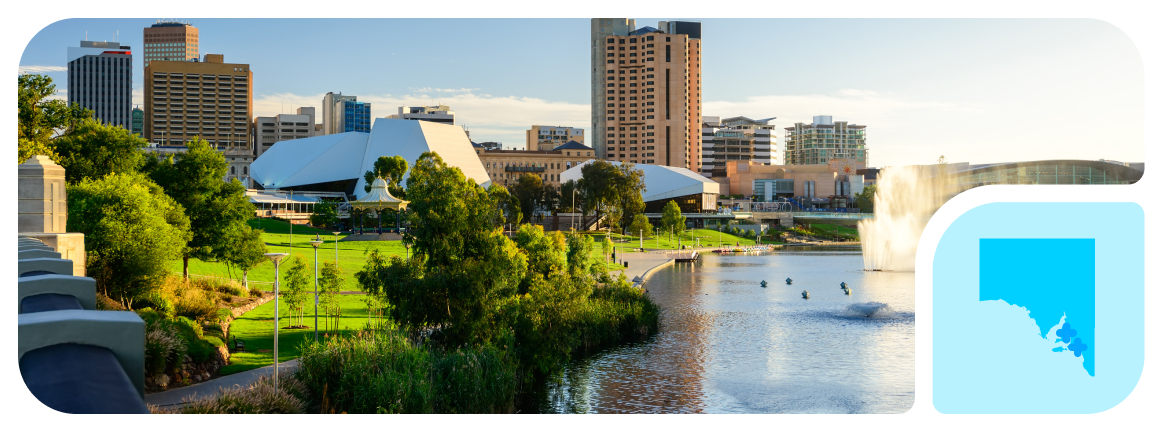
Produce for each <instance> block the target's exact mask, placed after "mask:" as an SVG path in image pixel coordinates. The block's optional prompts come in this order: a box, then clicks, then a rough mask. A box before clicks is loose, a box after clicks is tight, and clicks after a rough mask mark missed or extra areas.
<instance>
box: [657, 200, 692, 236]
mask: <svg viewBox="0 0 1163 432" xmlns="http://www.w3.org/2000/svg"><path fill="white" fill-rule="evenodd" d="M661 228H662V230H663V231H666V232H667V233H677V232H682V230H685V229H686V216H683V215H682V210H681V209H679V207H678V203H676V202H674V200H671V201H670V202H668V203H666V206H665V207H663V208H662V226H661Z"/></svg>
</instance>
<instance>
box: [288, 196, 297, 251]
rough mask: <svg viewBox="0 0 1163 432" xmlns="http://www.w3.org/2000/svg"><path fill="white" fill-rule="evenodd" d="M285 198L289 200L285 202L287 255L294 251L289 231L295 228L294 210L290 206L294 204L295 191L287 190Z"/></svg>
mask: <svg viewBox="0 0 1163 432" xmlns="http://www.w3.org/2000/svg"><path fill="white" fill-rule="evenodd" d="M287 200H288V201H290V202H289V203H287V255H290V254H292V253H294V252H295V249H294V247H293V246H291V232H292V231H294V230H295V219H294V213H292V211H294V210H293V209H292V208H291V206H293V205H295V191H287Z"/></svg>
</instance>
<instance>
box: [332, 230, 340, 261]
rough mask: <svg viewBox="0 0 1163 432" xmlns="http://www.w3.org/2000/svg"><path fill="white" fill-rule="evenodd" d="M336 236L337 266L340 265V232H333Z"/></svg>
mask: <svg viewBox="0 0 1163 432" xmlns="http://www.w3.org/2000/svg"><path fill="white" fill-rule="evenodd" d="M331 233H332V234H335V265H339V231H332V232H331Z"/></svg>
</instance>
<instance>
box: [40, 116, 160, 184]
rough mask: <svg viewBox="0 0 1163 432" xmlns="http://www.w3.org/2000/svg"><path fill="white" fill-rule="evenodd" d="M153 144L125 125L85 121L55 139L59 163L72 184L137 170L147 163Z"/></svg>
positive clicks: (66, 179)
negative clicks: (147, 153) (124, 126)
mask: <svg viewBox="0 0 1163 432" xmlns="http://www.w3.org/2000/svg"><path fill="white" fill-rule="evenodd" d="M148 144H149V143H148V142H147V141H146V140H145V139H144V138H141V137H140V136H137V135H135V134H133V133H131V132H129V131H128V130H126V129H125V128H123V127H120V126H113V125H103V124H101V122H98V121H96V120H83V121H81V122H80V123H78V124H77V126H76V127H75V128H74V129H73V131H72V132H71V133H69V134H68V135H64V136H62V137H60V138H58V139H57V140H56V142H55V151H56V154H57V158H56V162H57V164H59V165H60V166H61V167H63V168H64V169H65V181H66V182H67V183H69V184H73V183H76V182H78V181H81V180H83V179H99V178H102V177H105V176H106V175H109V174H112V173H131V172H136V171H137V170H138V168H140V167H141V165H142V164H144V163H145V158H146V157H147V156H146V154H145V153H144V152H143V151H142V149H144V148H145V147H146V146H147V145H148Z"/></svg>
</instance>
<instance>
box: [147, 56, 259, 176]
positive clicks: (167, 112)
mask: <svg viewBox="0 0 1163 432" xmlns="http://www.w3.org/2000/svg"><path fill="white" fill-rule="evenodd" d="M253 98H254V75H253V73H252V72H251V70H250V65H248V64H240V63H225V62H224V61H223V56H222V54H206V57H205V58H204V59H203V61H201V62H190V61H164V60H154V61H153V62H152V63H150V64H149V66H146V67H145V124H144V132H145V138H146V139H148V140H149V141H150V142H152V143H156V144H158V145H161V146H181V145H185V143H186V142H187V141H189V140H190V139H192V138H194V137H200V138H202V139H204V140H206V141H208V142H209V143H210V145H212V146H215V147H216V148H218V150H219V151H222V152H223V153H224V154H225V156H226V162H227V163H228V164H230V170H229V171H228V173H227V178H228V179H229V178H238V179H239V180H244V179H246V178H247V177H248V176H249V174H250V173H249V169H250V163H251V162H253V161H254V153H253V151H252V149H251V142H252V141H251V136H250V134H251V127H250V125H251V123H250V122H251V120H252V119H253V117H251V113H252V112H253V106H252V103H253V102H252V101H253Z"/></svg>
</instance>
